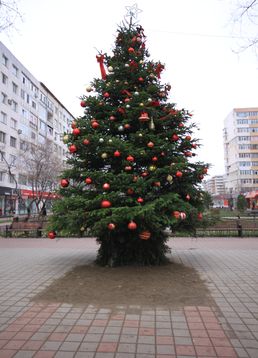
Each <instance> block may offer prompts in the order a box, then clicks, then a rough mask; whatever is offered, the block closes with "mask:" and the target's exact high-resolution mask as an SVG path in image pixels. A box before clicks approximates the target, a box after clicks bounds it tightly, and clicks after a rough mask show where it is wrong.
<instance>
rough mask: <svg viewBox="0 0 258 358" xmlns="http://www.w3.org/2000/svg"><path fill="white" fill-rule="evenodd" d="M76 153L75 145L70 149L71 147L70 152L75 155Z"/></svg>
mask: <svg viewBox="0 0 258 358" xmlns="http://www.w3.org/2000/svg"><path fill="white" fill-rule="evenodd" d="M76 151H77V147H76V145H74V144H72V145H70V147H69V152H70V153H75V152H76Z"/></svg>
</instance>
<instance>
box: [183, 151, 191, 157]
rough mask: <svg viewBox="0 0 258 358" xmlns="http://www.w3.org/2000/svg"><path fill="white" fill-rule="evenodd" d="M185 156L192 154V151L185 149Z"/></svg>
mask: <svg viewBox="0 0 258 358" xmlns="http://www.w3.org/2000/svg"><path fill="white" fill-rule="evenodd" d="M184 155H185V157H191V156H192V152H190V151H189V150H187V151H186V152H184Z"/></svg>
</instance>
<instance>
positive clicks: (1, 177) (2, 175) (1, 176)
mask: <svg viewBox="0 0 258 358" xmlns="http://www.w3.org/2000/svg"><path fill="white" fill-rule="evenodd" d="M4 174H5V173H4V172H0V181H4Z"/></svg>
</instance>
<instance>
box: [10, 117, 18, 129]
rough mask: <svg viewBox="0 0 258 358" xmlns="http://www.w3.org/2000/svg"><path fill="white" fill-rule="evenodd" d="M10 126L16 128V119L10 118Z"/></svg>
mask: <svg viewBox="0 0 258 358" xmlns="http://www.w3.org/2000/svg"><path fill="white" fill-rule="evenodd" d="M10 122H11V128H13V129H16V128H17V121H16V119H14V118H11V120H10Z"/></svg>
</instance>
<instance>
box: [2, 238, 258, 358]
mask: <svg viewBox="0 0 258 358" xmlns="http://www.w3.org/2000/svg"><path fill="white" fill-rule="evenodd" d="M170 246H171V247H172V254H171V256H172V259H173V260H174V261H176V262H182V263H184V264H185V265H187V266H190V267H194V268H195V269H196V270H197V271H198V272H199V273H200V275H201V278H203V279H204V280H205V281H206V284H207V286H208V288H209V290H210V292H211V294H212V296H213V298H214V300H215V301H216V304H217V307H206V306H205V307H203V306H190V307H183V308H182V309H178V310H172V309H170V308H169V307H144V306H117V307H115V309H111V308H110V309H109V308H104V307H96V306H94V305H88V306H73V305H71V304H58V303H52V304H44V303H42V304H38V303H35V302H33V301H31V298H32V297H33V296H34V295H35V294H36V293H38V292H40V291H41V290H43V289H44V288H45V287H47V286H48V285H49V284H50V283H51V282H52V281H53V280H54V279H56V278H59V277H61V276H62V275H63V274H64V273H65V272H67V271H69V270H70V269H71V268H72V267H74V266H77V265H82V264H85V263H87V262H92V261H93V260H94V257H95V254H96V249H97V246H96V244H95V241H94V239H60V240H53V241H51V240H48V239H0V358H7V357H15V358H30V357H37V358H50V357H59V358H70V357H76V358H102V357H103V358H147V357H148V358H154V357H157V358H175V357H177V358H186V357H187V358H191V357H200V358H211V357H252V358H257V357H258V274H257V272H258V238H257V239H255V238H254V239H252V238H244V239H240V238H235V239H233V238H232V239H230V238H209V239H205V238H202V239H190V238H189V239H188V238H177V239H172V240H171V241H170Z"/></svg>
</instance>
